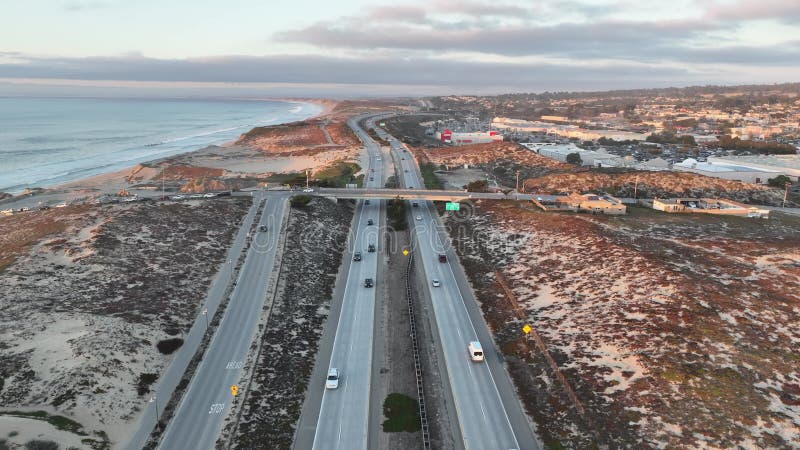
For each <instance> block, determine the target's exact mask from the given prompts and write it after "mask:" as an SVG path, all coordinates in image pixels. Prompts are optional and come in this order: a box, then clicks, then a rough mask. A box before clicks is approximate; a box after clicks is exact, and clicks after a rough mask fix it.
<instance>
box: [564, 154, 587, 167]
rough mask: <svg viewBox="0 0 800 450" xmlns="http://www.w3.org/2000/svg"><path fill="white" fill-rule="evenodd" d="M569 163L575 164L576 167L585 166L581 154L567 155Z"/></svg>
mask: <svg viewBox="0 0 800 450" xmlns="http://www.w3.org/2000/svg"><path fill="white" fill-rule="evenodd" d="M567 162H568V163H570V164H575V165H576V166H580V165H581V164H583V160H582V159H581V155H580V153H577V152H576V153H570V154H569V155H567Z"/></svg>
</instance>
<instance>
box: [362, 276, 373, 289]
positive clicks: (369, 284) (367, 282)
mask: <svg viewBox="0 0 800 450" xmlns="http://www.w3.org/2000/svg"><path fill="white" fill-rule="evenodd" d="M364 287H368V288H371V287H372V278H364Z"/></svg>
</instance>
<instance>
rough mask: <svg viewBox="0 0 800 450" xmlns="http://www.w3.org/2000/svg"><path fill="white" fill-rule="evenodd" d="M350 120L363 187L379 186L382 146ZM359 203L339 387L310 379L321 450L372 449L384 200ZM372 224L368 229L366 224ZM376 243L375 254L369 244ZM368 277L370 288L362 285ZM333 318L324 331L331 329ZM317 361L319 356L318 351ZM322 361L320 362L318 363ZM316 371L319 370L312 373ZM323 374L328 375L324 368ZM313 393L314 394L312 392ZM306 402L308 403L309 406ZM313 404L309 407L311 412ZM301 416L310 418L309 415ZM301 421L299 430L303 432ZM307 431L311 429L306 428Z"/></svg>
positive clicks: (340, 327)
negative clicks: (360, 151)
mask: <svg viewBox="0 0 800 450" xmlns="http://www.w3.org/2000/svg"><path fill="white" fill-rule="evenodd" d="M357 120H358V119H357V118H354V119H351V120H350V121H349V122H348V124H349V125H350V127H351V128H352V129H353V130H354V131H355V132H356V133H357V134H358V135H359V137H360V138H361V140H362V142H364V145H365V148H366V150H367V155H368V158H369V166H368V167H367V168H365V172H366V177H365V180H364V184H365V185H366V186H367V187H369V188H378V187H381V186H382V183H383V169H382V168H383V165H384V164H383V161H381V156H380V148H379V147H378V146H377V145H376V144H375V143H374V142H373V141H372V140H371V139H369V137H368V136H367V135H366V133H365V132H364V131H363V130H361V128H359V127H358V125H357V123H356V121H357ZM367 202H369V200H367V201H360V202H359V203H358V205H357V207H356V211H355V214H356V219H355V224H354V227H353V229H352V232H353V235H352V237H351V248H350V250H351V251H352V253H351V252H346V254H345V257H347V258H351V261H350V262H349V264H350V266H349V271H348V273H347V279H346V284H345V287H344V294H343V296H342V300H341V302H342V303H341V312H340V314H339V316H338V323H337V324H336V334H335V337H334V341H333V348H332V350H331V354H330V363H329V364H328V366H327V367H328V368H337V369H338V370H339V374H340V380H339V387H338V388H336V389H324V387H323V384H322V380H321V379H317V378H314V377H312V379H311V381H310V382H311V383H312V385H311V386H309V392H313V391H317V390H319V389H323V392H322V399H321V403H320V406H319V415H318V416H317V417H316V425H315V426H314V428H315V430H314V440H313V444H312V445H311V448H313V449H320V450H322V449H325V450H329V449H330V450H336V449H341V450H357V449H366V448H368V447H369V446H370V443H369V442H370V439H369V436H370V419H369V418H370V404H371V397H370V395H371V391H372V365H373V364H372V359H373V330H374V326H375V312H376V302H377V301H378V296H377V292H378V291H379V289H380V286H379V284H378V281H381V280H382V277H380V276H379V273H378V268H379V266H380V261H379V258H380V255H381V254H382V246H383V243H382V242H381V239H380V237H381V234H380V225H381V224H382V223H383V220H384V218H383V216H384V211H383V201H381V200H372V201H371V202H369V203H370V204H367ZM370 220H371V221H372V225H370V224H368V221H370ZM370 245H374V246H375V249H374V251H369V246H370ZM355 252H360V253H361V260H360V261H355V260H352V258H353V256H352V255H353V254H354V253H355ZM367 278H370V279H371V280H372V282H373V286H372V287H366V286H365V279H367ZM333 320H334V317H333V315H332V317H331V318H330V319H329V322H328V324H327V325H326V327H328V326H331V325H333ZM320 358H323V355H322V352H321V355H320ZM321 361H323V359H318V365H320V362H321ZM315 372H316V373H319V372H320V370H315ZM324 372H327V370H325V371H324ZM310 395H313V394H310ZM309 403H310V402H309ZM313 406H314V405H309V407H312V408H313ZM304 414H309V412H308V411H306V412H304ZM303 422H304V421H303V420H302V419H301V425H300V427H301V428H303V429H304V430H305V429H306V427H305V426H303ZM309 428H310V426H309ZM304 434H305V433H298V437H297V440H296V442H295V448H303V449H305V448H308V446H309V444H310V443H309V442H308V436H303V435H304Z"/></svg>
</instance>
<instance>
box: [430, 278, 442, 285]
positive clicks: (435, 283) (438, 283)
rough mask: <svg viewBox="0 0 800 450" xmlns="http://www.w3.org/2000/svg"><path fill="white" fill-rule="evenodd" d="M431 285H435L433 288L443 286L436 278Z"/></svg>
mask: <svg viewBox="0 0 800 450" xmlns="http://www.w3.org/2000/svg"><path fill="white" fill-rule="evenodd" d="M431 284H432V285H433V287H439V286H441V285H442V283H440V282H439V280H437V279H436V278H434V279H433V280H431Z"/></svg>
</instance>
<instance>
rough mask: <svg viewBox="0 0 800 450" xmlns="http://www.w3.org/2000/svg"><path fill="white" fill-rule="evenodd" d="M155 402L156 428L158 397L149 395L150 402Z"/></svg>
mask: <svg viewBox="0 0 800 450" xmlns="http://www.w3.org/2000/svg"><path fill="white" fill-rule="evenodd" d="M153 402H155V406H156V428H157V427H158V398H157V397H156V396H155V395H154V396H152V397H150V403H153Z"/></svg>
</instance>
